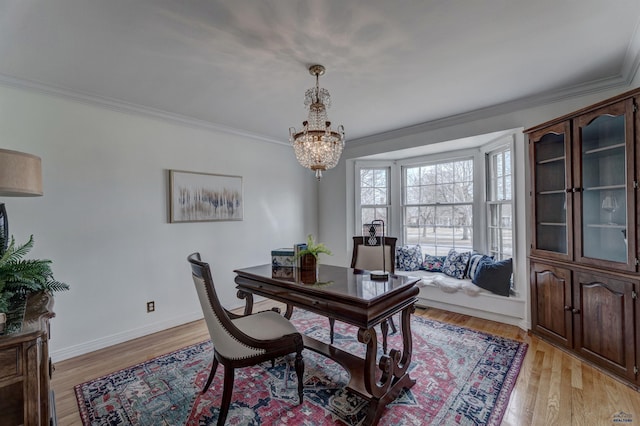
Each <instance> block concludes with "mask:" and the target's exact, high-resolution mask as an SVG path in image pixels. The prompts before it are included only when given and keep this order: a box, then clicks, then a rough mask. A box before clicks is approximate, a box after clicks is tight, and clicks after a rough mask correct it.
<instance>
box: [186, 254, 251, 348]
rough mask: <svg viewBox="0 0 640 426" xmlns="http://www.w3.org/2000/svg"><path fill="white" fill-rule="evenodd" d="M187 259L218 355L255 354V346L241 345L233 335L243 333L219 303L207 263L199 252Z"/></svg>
mask: <svg viewBox="0 0 640 426" xmlns="http://www.w3.org/2000/svg"><path fill="white" fill-rule="evenodd" d="M187 260H188V261H189V263H190V264H191V272H192V276H193V283H194V284H195V286H196V291H197V292H198V299H200V306H202V312H203V314H204V319H205V322H206V323H207V328H208V329H209V335H210V336H211V342H212V343H213V347H214V348H215V350H216V351H217V352H218V353H219V354H220V355H222V356H224V357H226V358H231V359H237V358H242V357H247V356H253V355H255V354H256V353H255V352H256V349H255V348H251V347H249V346H246V345H242V344H241V343H240V342H239V341H238V339H237V338H236V337H234V336H239V335H241V334H244V333H242V331H240V330H239V329H238V328H237V327H236V326H235V325H234V324H233V322H232V321H231V319H230V318H229V316H228V315H227V313H226V311H225V309H224V308H223V307H222V305H221V304H220V299H218V295H217V294H216V289H215V286H214V284H213V278H212V276H211V269H210V268H209V264H208V263H205V262H202V261H201V259H200V253H192V254H190V255H189V257H187Z"/></svg>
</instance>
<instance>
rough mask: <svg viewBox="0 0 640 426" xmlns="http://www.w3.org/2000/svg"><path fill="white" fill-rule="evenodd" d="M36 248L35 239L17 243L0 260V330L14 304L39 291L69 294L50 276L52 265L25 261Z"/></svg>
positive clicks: (38, 260) (63, 285)
mask: <svg viewBox="0 0 640 426" xmlns="http://www.w3.org/2000/svg"><path fill="white" fill-rule="evenodd" d="M32 247H33V235H31V236H30V237H29V241H27V242H26V243H25V244H23V245H21V246H16V243H15V239H14V238H13V237H11V243H10V244H9V247H7V250H6V251H5V252H4V253H2V256H0V324H2V325H0V328H2V327H3V325H4V322H5V321H6V315H5V314H6V313H7V312H9V311H10V309H11V307H12V304H13V303H15V302H16V301H18V300H20V299H24V298H26V296H28V295H29V294H31V293H36V292H39V291H46V292H50V293H52V292H56V291H63V290H68V289H69V286H68V285H67V284H65V283H61V282H59V281H56V280H55V279H54V278H53V273H52V272H51V266H50V265H51V261H50V260H41V259H23V257H24V256H25V255H26V254H27V253H28V252H29V250H31V248H32Z"/></svg>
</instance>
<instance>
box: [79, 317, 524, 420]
mask: <svg viewBox="0 0 640 426" xmlns="http://www.w3.org/2000/svg"><path fill="white" fill-rule="evenodd" d="M292 321H293V323H294V324H295V326H296V327H297V328H298V330H299V331H301V332H303V333H305V334H308V335H311V336H313V337H315V338H317V339H320V340H324V341H328V339H329V324H328V320H327V319H326V318H324V317H320V316H317V315H315V314H312V313H309V312H305V311H302V310H296V311H294V315H293V317H292ZM398 323H399V322H398ZM411 327H412V333H413V357H412V362H411V367H410V371H411V373H410V374H411V377H412V378H413V379H415V380H416V384H415V385H414V386H413V387H412V388H411V389H410V390H408V391H403V392H402V393H401V394H400V396H399V397H398V398H397V399H396V401H394V402H393V403H391V404H389V405H388V406H387V409H386V410H385V412H384V414H383V416H382V418H381V419H380V423H379V424H380V425H451V424H461V425H499V424H500V422H501V420H502V417H503V415H504V412H505V410H506V407H507V404H508V403H509V396H510V394H511V391H512V390H513V387H514V385H515V382H516V379H517V376H518V373H519V371H520V367H521V364H522V360H523V358H524V356H525V353H526V351H527V345H526V344H525V343H521V342H517V341H514V340H509V339H505V338H502V337H498V336H494V335H491V334H486V333H481V332H477V331H473V330H469V329H466V328H462V327H457V326H453V325H450V324H446V323H441V322H438V321H433V320H429V319H425V318H421V317H418V316H413V317H412V322H411ZM355 335H356V329H355V327H352V326H349V325H346V324H344V323H341V322H336V326H335V340H334V342H335V343H334V344H336V345H337V346H339V347H341V348H343V349H346V350H349V351H352V352H353V353H360V354H364V345H362V344H361V343H359V342H358V341H357V340H356V338H355ZM400 339H401V336H400V333H397V334H395V335H390V336H389V345H390V347H391V348H393V347H398V348H401V346H402V345H401V344H399V343H398V342H399V341H400ZM303 356H304V360H305V373H304V403H303V404H302V405H298V396H297V381H296V375H295V369H294V368H293V365H292V363H293V359H292V358H281V359H278V360H277V361H276V364H275V366H274V367H272V366H271V363H270V362H265V363H263V364H261V365H259V366H256V367H250V368H243V369H237V370H236V375H235V387H234V391H233V396H232V403H231V407H230V410H229V415H228V417H227V424H229V425H296V426H297V425H309V426H315V425H320V424H328V425H334V424H336V425H342V424H346V425H361V424H362V423H363V420H364V417H365V415H366V412H367V404H368V403H367V402H366V401H364V400H363V399H361V398H360V397H358V396H356V395H354V394H351V393H350V392H348V391H346V390H345V389H344V388H345V385H346V384H347V382H348V379H349V378H348V375H347V373H346V372H345V371H344V370H343V369H342V367H340V366H339V365H338V364H336V363H335V362H333V361H331V360H330V359H327V358H325V357H323V356H321V355H318V354H316V353H314V352H312V351H310V350H305V351H304V352H303ZM211 357H212V346H211V342H209V341H207V342H202V343H199V344H196V345H192V346H189V347H187V348H184V349H181V350H178V351H176V352H173V353H170V354H167V355H163V356H160V357H157V358H155V359H152V360H150V361H147V362H144V363H142V364H138V365H135V366H132V367H129V368H126V369H124V370H121V371H117V372H115V373H113V374H109V375H107V376H104V377H100V378H97V379H95V380H91V381H89V382H86V383H82V384H80V385H77V386H75V392H76V397H77V400H78V407H79V409H80V414H81V418H82V422H83V424H84V425H154V426H156V425H170V426H182V425H188V426H191V425H200V426H201V425H215V424H216V421H217V417H218V407H219V405H220V399H221V396H222V384H223V368H222V366H220V367H219V368H218V371H217V374H216V376H215V378H214V380H213V383H212V385H211V387H210V389H209V390H208V391H207V393H205V394H204V395H201V394H200V392H199V390H200V389H202V387H203V385H204V383H205V381H206V379H207V376H208V374H209V370H210V367H211Z"/></svg>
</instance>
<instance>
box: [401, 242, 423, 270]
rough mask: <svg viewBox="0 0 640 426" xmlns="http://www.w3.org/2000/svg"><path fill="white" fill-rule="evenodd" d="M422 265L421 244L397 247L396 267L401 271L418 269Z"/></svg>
mask: <svg viewBox="0 0 640 426" xmlns="http://www.w3.org/2000/svg"><path fill="white" fill-rule="evenodd" d="M421 265H422V249H421V248H420V246H419V245H415V246H402V247H398V248H397V249H396V267H397V268H398V269H399V270H401V271H417V270H418V269H420V266H421Z"/></svg>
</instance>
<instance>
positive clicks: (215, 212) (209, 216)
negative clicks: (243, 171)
mask: <svg viewBox="0 0 640 426" xmlns="http://www.w3.org/2000/svg"><path fill="white" fill-rule="evenodd" d="M169 204H170V205H169V222H171V223H174V222H210V221H221V220H242V217H243V210H244V205H243V200H242V176H229V175H216V174H210V173H195V172H185V171H181V170H169Z"/></svg>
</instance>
